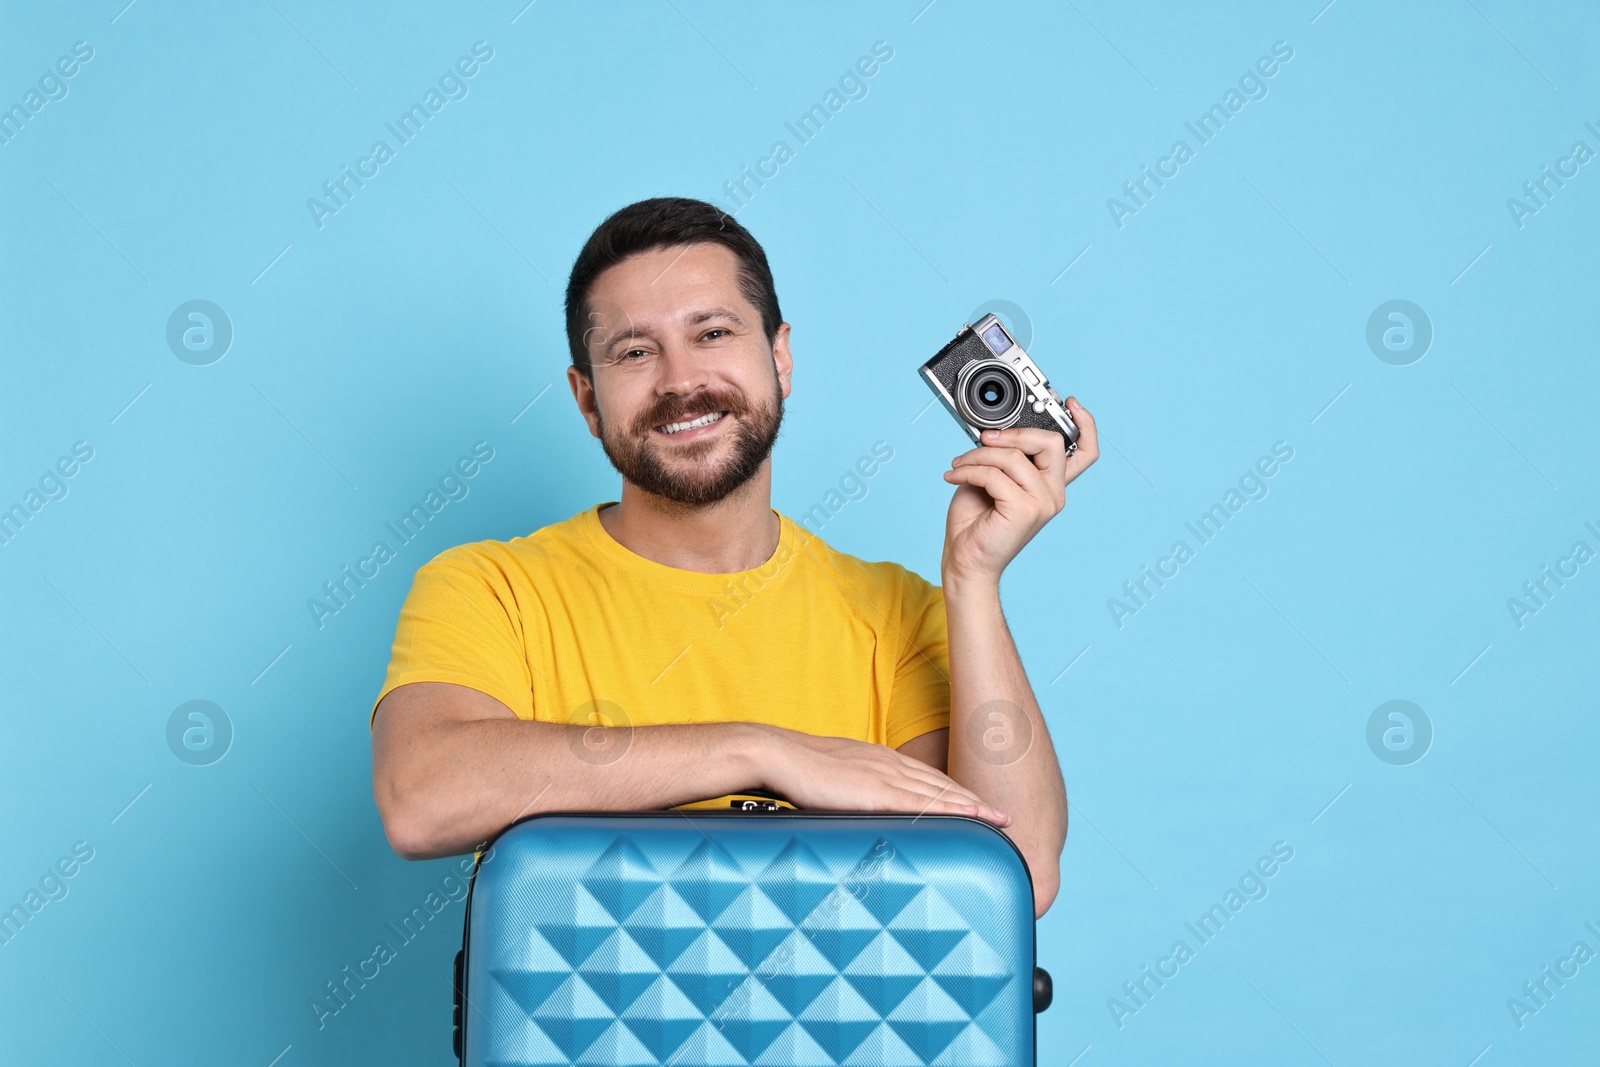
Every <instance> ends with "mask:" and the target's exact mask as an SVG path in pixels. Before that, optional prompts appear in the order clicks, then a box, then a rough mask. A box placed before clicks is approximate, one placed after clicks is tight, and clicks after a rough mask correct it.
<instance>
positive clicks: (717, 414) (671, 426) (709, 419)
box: [662, 411, 724, 433]
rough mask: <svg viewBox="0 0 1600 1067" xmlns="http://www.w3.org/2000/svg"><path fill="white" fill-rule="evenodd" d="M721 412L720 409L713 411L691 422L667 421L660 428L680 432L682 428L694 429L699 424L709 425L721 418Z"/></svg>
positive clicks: (697, 427)
mask: <svg viewBox="0 0 1600 1067" xmlns="http://www.w3.org/2000/svg"><path fill="white" fill-rule="evenodd" d="M723 414H724V412H721V411H713V412H711V413H709V414H706V415H702V416H700V417H699V418H698V419H695V420H694V421H693V422H669V423H668V424H667V425H666V426H663V427H662V430H663V431H665V432H666V433H682V432H683V431H684V430H696V429H699V428H700V427H701V426H710V425H711V424H712V423H713V422H717V421H718V420H720V419H721V418H722V416H723Z"/></svg>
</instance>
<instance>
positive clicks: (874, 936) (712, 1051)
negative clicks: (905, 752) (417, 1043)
mask: <svg viewBox="0 0 1600 1067" xmlns="http://www.w3.org/2000/svg"><path fill="white" fill-rule="evenodd" d="M688 836H689V837H691V838H692V837H693V836H696V835H694V834H693V833H692V832H691V833H690V834H689V835H688ZM698 836H699V837H700V840H698V841H694V842H692V845H691V843H690V842H688V841H683V842H681V844H678V845H676V846H673V847H666V846H664V845H662V843H661V842H660V840H658V839H653V838H651V839H647V838H645V837H643V836H641V837H638V838H637V839H636V838H635V837H633V836H630V835H629V834H606V835H601V836H599V837H598V839H596V840H593V844H592V849H598V850H599V852H598V855H597V854H596V852H595V851H593V850H588V849H586V850H585V852H584V853H583V859H582V860H581V861H580V862H579V863H577V864H574V869H573V870H571V871H570V872H569V873H568V874H567V875H566V876H565V877H562V878H560V879H559V880H558V879H556V878H554V877H546V878H543V879H535V878H529V879H526V880H522V881H520V882H517V883H512V887H510V888H504V889H502V891H501V892H502V894H503V896H502V897H501V898H500V899H502V900H503V903H502V904H501V905H500V906H501V907H502V908H506V909H515V912H516V913H517V914H518V915H519V916H520V917H521V921H520V924H519V925H518V926H517V927H516V928H515V930H514V933H513V935H512V936H511V937H510V938H509V939H508V940H506V941H502V942H500V943H499V944H498V945H497V946H496V949H497V951H495V953H494V955H493V956H492V957H490V958H488V959H485V960H484V962H483V963H481V964H479V965H478V966H482V967H485V970H486V972H487V976H488V978H489V980H490V986H489V989H490V990H491V995H490V996H489V997H488V998H487V999H485V1000H483V1001H481V1002H480V1001H479V1000H478V998H477V997H474V999H473V1004H474V1006H475V1007H476V1006H477V1005H478V1004H480V1003H481V1004H482V1010H480V1011H478V1012H477V1016H479V1017H484V1018H492V1019H493V1023H492V1027H491V1029H490V1030H489V1032H488V1035H487V1037H488V1040H487V1044H488V1045H489V1046H491V1047H488V1048H484V1049H482V1050H481V1051H480V1050H478V1049H477V1048H476V1047H475V1048H474V1049H473V1051H474V1052H476V1053H477V1055H476V1056H475V1057H474V1059H473V1062H474V1063H480V1064H490V1065H499V1067H574V1065H579V1064H592V1065H595V1067H600V1065H608V1067H621V1065H626V1067H660V1065H663V1064H671V1065H673V1067H760V1065H771V1067H779V1065H781V1067H850V1065H854V1067H931V1065H943V1067H955V1065H961V1067H1002V1065H1003V1067H1018V1065H1017V1064H1012V1063H1010V1062H1008V1057H1007V1055H1006V1054H1005V1052H1004V1050H1005V1049H1009V1048H1014V1047H1017V1045H1018V1040H1019V1037H1026V1035H1027V1032H1028V1031H1027V1030H1019V1029H1018V1028H1019V1026H1022V1025H1027V1026H1028V1028H1029V1029H1031V1026H1032V1023H1031V1020H1028V1019H1026V1016H1023V1017H1021V1020H1020V1021H1019V1016H1018V1013H1017V1010H1016V1007H1017V1005H1016V1003H1015V1002H1016V1001H1017V1000H1018V998H1019V997H1026V996H1028V995H1029V994H1031V988H1030V989H1029V990H1027V991H1024V992H1019V990H1021V989H1022V986H1023V985H1025V984H1026V978H1027V976H1026V975H1023V974H1021V972H1020V971H1019V970H1018V969H1017V968H1015V967H1014V966H1009V965H1008V963H1007V960H1008V958H1009V954H1010V951H1011V949H1010V948H1008V951H1007V952H1004V953H1003V952H1001V951H999V950H998V949H997V948H996V945H1000V944H1009V941H1008V940H1007V939H1009V938H1012V937H1013V936H1014V935H1012V934H1010V933H1009V932H1008V931H1009V930H1011V929H1013V927H1009V926H1007V925H1005V924H1004V923H1000V922H996V921H995V913H993V912H991V911H987V910H984V907H983V906H982V905H983V904H985V903H987V902H990V901H995V900H997V898H995V897H994V896H992V895H991V894H990V893H989V891H988V890H987V888H986V887H985V886H983V885H982V884H981V883H977V882H973V881H971V880H970V878H962V879H956V880H951V879H949V878H947V877H946V878H945V880H944V881H939V882H938V888H936V887H935V884H934V883H935V881H936V879H937V878H938V877H944V875H945V872H944V871H939V872H938V874H937V875H936V876H935V877H933V878H930V877H929V876H928V873H927V872H928V871H933V870H935V868H938V867H940V866H942V865H945V863H946V861H945V858H944V857H943V856H941V855H939V854H936V853H934V852H926V853H922V852H919V853H918V858H919V860H920V868H919V866H918V864H913V863H912V862H911V858H910V855H909V854H908V853H907V852H906V851H904V850H897V849H896V848H895V847H894V845H893V844H892V843H891V842H890V841H889V840H887V839H885V838H883V837H878V838H877V839H876V840H875V841H874V843H873V845H872V847H871V848H869V849H867V850H865V851H861V850H860V845H861V842H862V841H863V840H864V839H866V838H864V837H863V836H857V837H854V838H852V839H851V841H850V845H849V847H848V848H847V849H841V848H838V847H833V848H829V847H827V845H826V843H824V845H821V846H816V847H814V845H815V841H814V840H811V841H808V840H807V839H804V838H802V837H800V836H798V835H795V834H793V833H790V834H787V835H785V837H780V838H778V840H781V841H782V842H783V843H782V847H781V848H780V849H779V851H778V852H777V854H776V856H774V857H773V858H772V859H771V860H770V861H765V857H767V856H772V855H773V854H772V853H771V852H769V851H765V850H762V851H761V852H760V854H759V855H760V858H757V859H754V861H753V862H752V860H751V856H750V850H746V849H745V848H744V846H743V845H741V844H738V843H730V847H727V848H725V847H723V845H720V844H718V843H716V842H715V841H712V840H711V839H710V838H708V837H706V835H705V834H704V832H703V831H702V832H701V833H700V834H699V835H698ZM646 840H648V841H649V842H650V845H651V847H652V848H653V851H651V852H650V853H649V855H648V856H647V855H646V853H645V851H644V850H643V848H641V846H640V844H639V842H642V841H646ZM774 844H777V841H771V842H770V844H769V846H768V847H771V845H774ZM684 850H686V852H685V851H684ZM735 855H737V856H739V857H741V858H742V859H743V860H744V861H745V864H746V865H748V867H749V868H750V869H751V870H756V869H759V873H757V874H755V875H753V876H752V875H751V874H750V873H749V872H748V871H747V870H746V869H744V867H743V866H741V864H740V862H739V860H736V859H735V858H734V856H735ZM678 856H683V857H684V858H683V859H682V860H681V861H680V860H677V859H676V857H678ZM590 857H593V860H592V862H590ZM852 857H853V858H854V862H853V864H851V859H852ZM652 859H653V860H654V861H655V862H652ZM847 864H850V866H848V867H847ZM668 871H670V873H663V872H668ZM941 889H946V890H948V891H949V893H950V894H951V895H946V893H944V892H941V891H940V890H941ZM956 903H960V904H961V906H962V907H963V908H965V909H966V912H965V914H963V912H962V911H961V910H960V909H958V908H957V907H956ZM979 931H982V933H980V932H979ZM995 937H999V938H1001V939H1002V940H1001V941H998V942H995V943H993V944H991V942H990V940H987V939H988V938H995ZM1012 947H1013V948H1014V947H1017V946H1012ZM480 973H483V972H480ZM1002 994H1005V995H1004V996H1002ZM485 1013H487V1016H485ZM482 1036H485V1035H481V1034H480V1037H482ZM496 1037H498V1038H500V1039H501V1045H502V1046H503V1047H493V1046H496V1040H495V1038H496Z"/></svg>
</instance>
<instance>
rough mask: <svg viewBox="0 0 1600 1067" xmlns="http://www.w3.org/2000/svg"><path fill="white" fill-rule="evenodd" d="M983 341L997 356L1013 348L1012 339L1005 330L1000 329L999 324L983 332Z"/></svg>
mask: <svg viewBox="0 0 1600 1067" xmlns="http://www.w3.org/2000/svg"><path fill="white" fill-rule="evenodd" d="M983 341H984V343H985V344H987V345H988V346H989V351H991V352H993V353H994V354H995V355H997V356H998V355H1001V354H1003V353H1004V352H1005V350H1006V349H1008V348H1010V347H1011V338H1009V337H1007V336H1006V332H1005V330H1003V329H1001V328H1000V324H999V323H998V322H997V323H995V324H994V325H993V326H990V327H989V328H988V329H987V330H984V331H983Z"/></svg>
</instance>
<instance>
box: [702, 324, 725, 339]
mask: <svg viewBox="0 0 1600 1067" xmlns="http://www.w3.org/2000/svg"><path fill="white" fill-rule="evenodd" d="M714 333H725V334H727V335H728V336H729V337H732V336H733V332H732V331H731V330H724V329H723V328H722V327H721V326H718V327H716V328H715V329H711V330H707V331H706V332H705V333H704V334H702V335H701V339H702V340H704V339H705V338H707V337H710V336H711V335H712V334H714Z"/></svg>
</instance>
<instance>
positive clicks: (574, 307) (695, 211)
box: [567, 196, 783, 381]
mask: <svg viewBox="0 0 1600 1067" xmlns="http://www.w3.org/2000/svg"><path fill="white" fill-rule="evenodd" d="M706 242H714V243H716V244H720V245H722V246H723V247H725V248H727V249H728V250H729V251H731V252H732V253H733V254H734V255H735V256H737V257H738V259H739V270H738V278H739V291H740V292H741V293H743V294H744V297H745V299H746V300H748V301H750V303H751V304H752V305H754V306H755V308H756V310H757V311H759V312H760V313H761V329H762V332H764V333H765V334H766V335H767V344H769V345H770V344H772V342H773V339H774V338H776V337H777V335H778V324H779V323H781V322H782V321H783V313H782V312H781V311H779V310H778V293H777V291H776V290H775V289H774V288H773V286H772V269H771V268H770V267H769V266H767V254H766V252H764V251H763V250H762V248H761V245H760V244H759V243H757V241H756V239H755V238H754V237H752V236H750V231H749V230H746V229H745V228H744V227H743V226H741V225H739V223H738V222H736V221H735V220H734V218H733V216H732V215H729V214H727V213H726V212H724V211H723V210H722V209H721V208H719V207H716V206H714V205H712V204H708V203H706V202H705V201H704V200H690V199H688V198H686V197H681V196H663V197H656V198H654V199H651V200H640V201H638V202H637V203H634V204H629V205H628V206H627V207H625V208H622V209H621V210H619V211H617V212H615V213H613V214H612V215H611V216H610V217H609V218H607V219H606V220H605V221H604V222H602V223H601V224H600V225H599V226H598V227H597V228H596V229H595V231H594V233H592V234H590V235H589V239H588V240H587V241H585V242H584V245H583V250H582V251H580V252H579V253H578V258H577V261H576V262H574V263H573V264H572V274H571V276H570V277H568V279H567V347H568V348H570V349H571V351H572V365H573V366H575V367H577V368H578V369H579V370H580V371H582V372H583V374H584V376H585V377H586V378H589V379H590V380H591V381H592V380H593V379H594V369H593V368H592V367H591V366H590V365H589V352H588V349H587V348H586V347H585V337H584V334H585V332H586V331H587V330H588V328H589V325H590V324H589V321H588V320H589V306H588V304H589V290H590V289H591V288H593V287H594V281H595V279H596V278H598V277H599V276H600V273H601V272H602V271H604V270H605V269H606V268H608V267H613V266H616V265H617V264H618V263H621V262H622V261H623V260H625V259H627V258H628V257H629V256H632V255H637V254H638V253H640V252H649V251H651V250H653V249H657V248H665V247H669V246H672V245H683V244H700V243H706Z"/></svg>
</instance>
